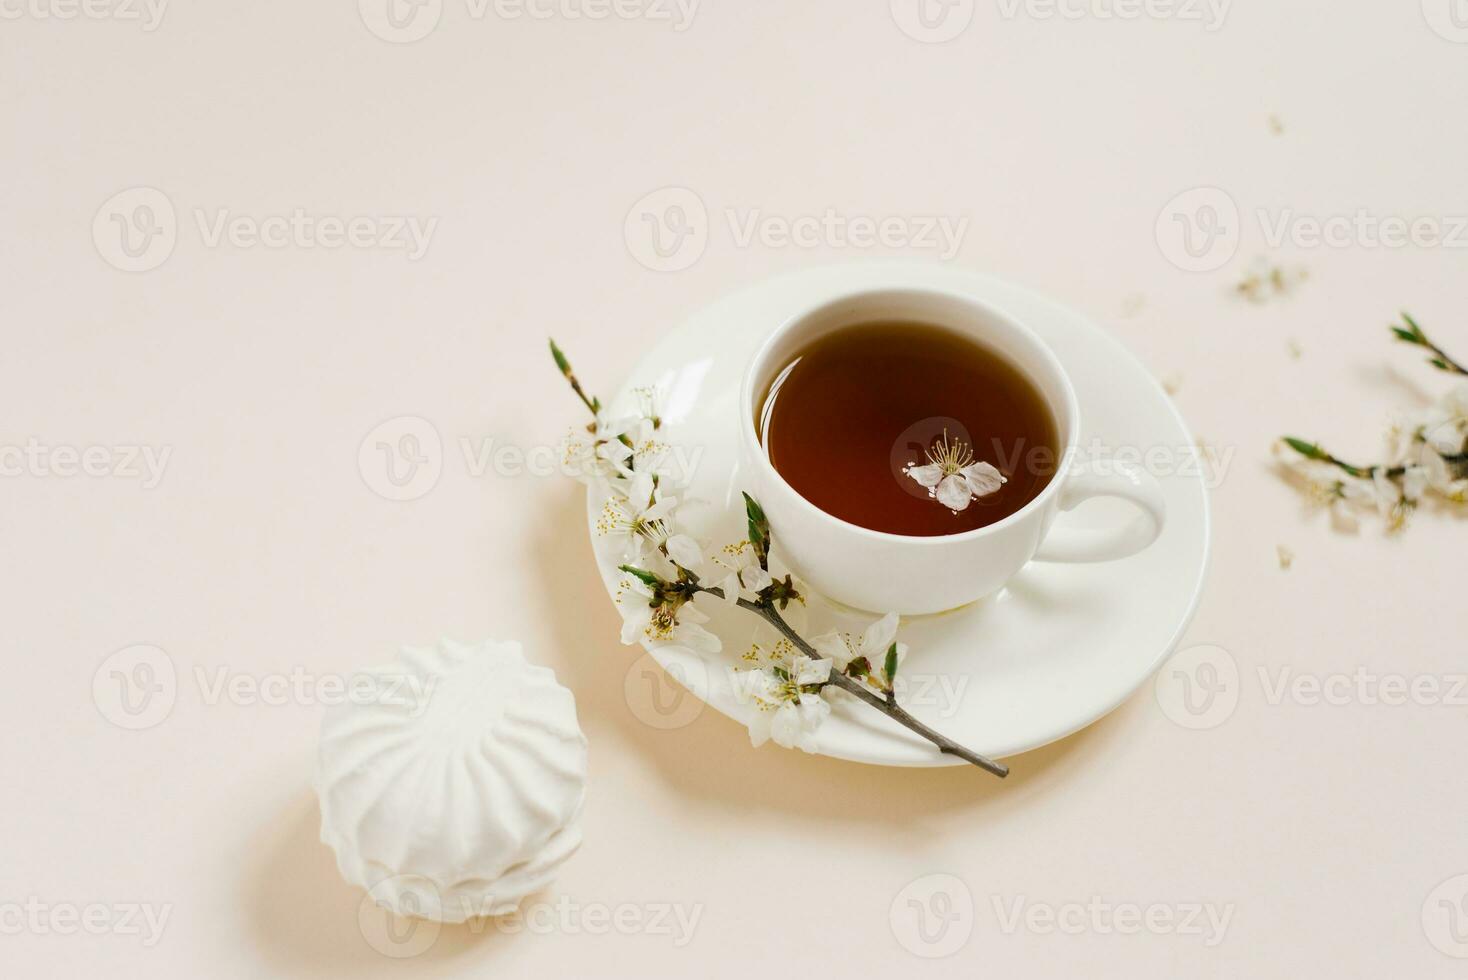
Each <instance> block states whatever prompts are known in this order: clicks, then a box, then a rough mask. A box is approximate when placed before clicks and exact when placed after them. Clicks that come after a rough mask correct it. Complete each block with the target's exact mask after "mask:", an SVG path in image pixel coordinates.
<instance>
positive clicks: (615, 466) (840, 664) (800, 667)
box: [550, 341, 1009, 778]
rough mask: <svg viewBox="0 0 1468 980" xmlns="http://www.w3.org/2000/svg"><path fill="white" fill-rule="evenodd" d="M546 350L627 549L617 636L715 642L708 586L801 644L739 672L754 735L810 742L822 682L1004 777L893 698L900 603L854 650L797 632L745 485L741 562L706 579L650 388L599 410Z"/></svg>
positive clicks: (587, 467)
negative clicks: (639, 397)
mask: <svg viewBox="0 0 1468 980" xmlns="http://www.w3.org/2000/svg"><path fill="white" fill-rule="evenodd" d="M550 351H551V356H552V357H553V358H555V362H556V367H557V368H558V369H559V370H560V372H561V375H562V376H563V377H564V378H565V379H566V381H567V382H568V383H569V384H570V386H571V389H572V391H574V392H575V393H576V396H577V397H578V398H580V399H581V402H582V404H584V405H585V406H586V407H587V408H588V409H590V410H591V413H592V422H591V423H590V424H589V425H588V426H587V427H586V429H587V431H588V432H589V433H590V434H591V438H590V439H589V440H588V439H587V438H586V437H585V436H575V437H574V438H573V439H572V440H570V444H568V449H567V459H568V460H573V461H576V462H577V463H578V465H579V466H581V467H584V469H583V470H582V471H581V472H582V476H583V477H584V478H585V479H586V480H587V481H588V482H590V483H592V484H594V485H598V486H602V487H604V488H605V489H606V490H607V491H608V498H607V501H606V504H605V506H604V508H603V513H602V516H601V518H600V519H599V520H598V521H597V532H598V533H599V534H604V535H616V536H618V537H620V538H621V539H622V540H623V541H624V542H625V543H626V546H627V549H628V550H627V554H628V555H629V556H630V557H631V558H632V560H631V561H628V562H626V563H624V564H620V565H618V568H619V569H620V570H621V571H622V572H624V573H625V574H626V575H627V576H628V578H627V579H624V580H623V582H622V583H621V584H620V585H619V587H618V592H617V602H618V604H619V605H622V606H623V609H624V612H623V624H622V641H623V642H624V643H628V644H631V643H636V642H638V641H639V640H640V641H641V642H643V643H644V644H648V645H649V646H651V645H656V644H673V645H678V646H683V647H686V648H689V649H694V650H699V651H703V652H709V653H717V652H718V651H719V649H720V648H721V643H720V641H719V639H718V637H717V636H714V635H713V634H712V633H710V632H708V631H707V630H705V629H704V628H703V626H702V623H704V622H707V621H708V617H707V616H706V615H705V614H703V613H702V612H700V611H699V610H698V608H697V607H696V606H695V605H694V604H693V601H692V600H693V598H694V597H695V596H696V595H698V594H700V593H707V594H708V595H712V596H714V597H716V598H719V599H722V600H724V601H725V602H726V603H728V604H730V605H736V606H738V607H739V608H741V609H744V610H746V611H748V612H752V613H754V614H755V615H757V616H759V617H760V618H761V619H763V620H764V621H765V622H766V623H767V624H768V625H770V626H771V627H773V628H774V629H775V631H776V632H778V633H779V634H780V636H781V637H783V639H784V641H785V642H788V643H789V644H790V646H791V649H792V650H794V651H798V652H797V653H794V654H792V655H791V656H790V657H789V659H788V662H787V661H783V660H782V661H780V662H777V663H772V664H770V665H768V668H767V670H766V669H761V670H752V671H741V672H736V675H735V676H736V678H737V679H738V682H739V683H743V682H745V681H752V682H754V687H753V688H751V694H752V695H753V697H754V700H755V715H754V720H753V721H751V723H750V738H751V740H752V741H753V742H754V744H756V745H759V744H761V743H762V742H763V741H765V740H766V739H768V738H771V737H773V738H774V740H775V741H776V742H778V743H779V744H781V745H786V746H789V747H795V746H797V745H798V746H799V747H800V748H803V749H805V750H806V751H812V752H813V751H815V744H816V743H815V741H814V738H813V733H814V731H815V728H816V727H817V726H818V725H819V724H820V722H821V720H823V719H824V718H825V717H826V716H827V715H828V714H829V713H830V710H831V709H830V705H829V704H828V703H826V702H824V701H822V700H821V698H820V695H821V692H822V691H823V690H824V689H825V688H826V687H829V686H831V685H835V686H836V687H837V688H839V689H840V690H843V691H845V692H846V693H848V694H850V695H852V696H853V697H855V698H856V699H857V700H859V701H861V702H862V703H863V704H866V705H868V706H869V707H872V708H875V709H876V710H878V711H880V712H882V713H883V714H884V715H886V716H887V717H889V718H891V719H892V720H894V721H896V722H897V723H898V724H900V725H902V726H903V727H905V728H907V729H908V730H909V731H911V732H914V733H916V734H917V735H919V736H921V737H922V738H924V739H926V740H927V741H929V742H931V743H932V744H933V745H935V746H937V748H938V751H939V752H940V753H943V754H945V755H952V756H955V757H956V758H959V759H962V760H964V761H965V762H968V763H970V764H972V765H975V766H978V767H979V768H980V769H983V770H985V771H986V772H990V773H993V774H994V775H996V776H999V777H1001V778H1003V777H1005V776H1007V775H1009V767H1008V766H1005V765H1003V764H1002V763H999V762H995V761H994V760H992V759H989V758H987V757H985V756H982V755H980V754H979V753H977V752H974V751H973V750H971V749H969V748H967V747H965V746H963V745H960V744H959V743H957V742H955V741H953V740H952V739H950V738H948V737H947V736H945V735H943V734H942V733H940V732H937V731H935V730H933V729H932V728H929V727H928V726H927V725H925V724H923V723H922V722H920V721H918V720H917V719H916V718H914V717H913V716H912V715H911V714H910V713H908V711H907V709H906V708H904V707H902V705H900V704H899V703H898V701H897V695H896V691H895V690H894V687H893V682H894V680H895V678H896V675H897V669H898V664H899V662H900V660H901V658H902V656H903V655H904V654H905V652H906V646H905V645H904V644H901V643H898V642H896V641H895V638H894V637H895V633H896V629H897V616H896V615H895V614H888V615H887V616H886V617H883V619H881V620H879V621H878V622H877V623H874V624H872V626H871V627H870V628H869V629H868V630H867V634H866V636H864V637H863V638H862V643H861V646H862V649H861V654H860V655H859V656H854V657H851V658H847V657H845V655H844V653H843V654H842V655H841V656H840V657H839V658H838V656H837V655H836V653H835V652H834V651H832V650H828V653H827V654H823V653H822V652H820V651H819V650H818V649H817V646H816V645H817V644H824V643H828V642H831V643H834V644H835V649H836V650H841V651H845V650H847V649H849V648H848V647H847V646H846V645H845V644H846V643H847V641H846V640H843V639H841V638H840V637H839V636H837V635H836V634H829V635H826V636H820V637H816V638H815V640H814V642H811V641H807V640H806V639H805V638H804V637H802V636H800V634H799V633H797V632H796V631H795V629H794V628H793V627H792V626H791V625H790V623H789V622H788V621H787V620H786V619H785V617H784V616H782V615H781V610H784V609H786V608H787V607H788V605H789V604H790V603H791V602H792V601H794V602H799V603H803V602H804V601H805V599H804V597H803V596H802V595H801V592H800V589H801V588H803V587H802V586H799V585H797V583H796V582H795V581H794V579H793V578H792V577H791V576H790V575H786V576H785V577H784V578H783V579H779V578H775V577H774V576H773V575H771V573H770V549H771V546H772V544H773V535H772V534H771V531H770V522H769V519H768V518H767V517H766V516H765V513H764V510H763V509H762V508H761V507H760V505H759V503H758V502H757V501H755V499H754V498H753V497H751V496H749V494H745V495H744V504H745V514H746V517H747V518H748V538H747V539H746V540H744V541H742V542H740V543H739V544H737V545H731V546H730V547H729V548H726V549H725V550H724V555H725V557H726V558H729V559H731V560H733V561H735V562H737V566H731V565H729V564H728V563H727V562H724V561H719V560H718V559H715V562H716V563H717V564H722V565H724V566H725V568H727V569H729V571H730V572H731V574H730V575H729V577H728V578H726V579H725V580H724V582H723V584H720V585H713V586H706V585H704V584H703V583H702V580H701V579H700V577H699V574H698V569H700V568H702V567H703V554H702V550H701V549H700V548H699V546H698V544H697V543H696V542H695V541H693V539H692V538H690V537H689V536H688V535H686V534H679V533H676V529H675V527H674V520H675V519H674V506H675V505H676V503H677V498H675V497H671V496H668V495H666V494H665V493H664V491H663V489H662V487H661V486H660V483H659V480H658V475H657V467H656V461H655V460H656V455H655V453H651V454H650V453H648V452H647V447H648V445H649V442H650V441H651V440H650V434H651V433H652V432H655V431H656V430H657V429H659V428H660V427H661V419H660V418H659V417H658V413H657V406H656V403H655V398H654V397H653V393H651V392H646V393H644V397H643V402H644V404H643V407H642V412H641V418H640V419H631V420H623V421H620V422H610V423H609V422H607V421H606V420H605V419H604V418H603V416H602V405H601V401H600V399H597V398H595V397H592V396H589V395H588V394H587V393H586V391H585V389H583V388H582V387H581V383H580V381H579V380H578V379H577V377H576V375H575V373H574V372H573V371H572V370H571V364H570V362H569V361H568V360H567V358H566V355H565V354H563V353H562V352H561V349H560V348H559V347H557V346H556V343H555V341H551V343H550ZM628 432H636V433H638V436H637V438H635V439H634V438H629V437H628V435H627V433H628ZM573 436H574V434H573ZM624 447H625V448H624ZM935 482H936V481H935ZM965 502H966V501H965ZM649 545H650V546H651V549H652V554H653V560H654V561H655V562H658V563H663V562H666V563H667V564H668V565H670V566H671V567H672V568H673V570H674V574H673V575H672V576H665V575H661V574H658V573H657V572H655V571H652V570H650V569H649V568H647V567H643V566H642V564H641V563H640V559H641V556H642V555H643V554H644V553H645V551H646V549H647V548H648V546H649ZM749 596H753V598H750V597H749ZM781 656H783V654H782V655H781ZM873 661H878V662H880V670H877V669H874V666H873ZM836 668H839V669H836ZM776 719H778V724H777V722H776Z"/></svg>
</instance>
